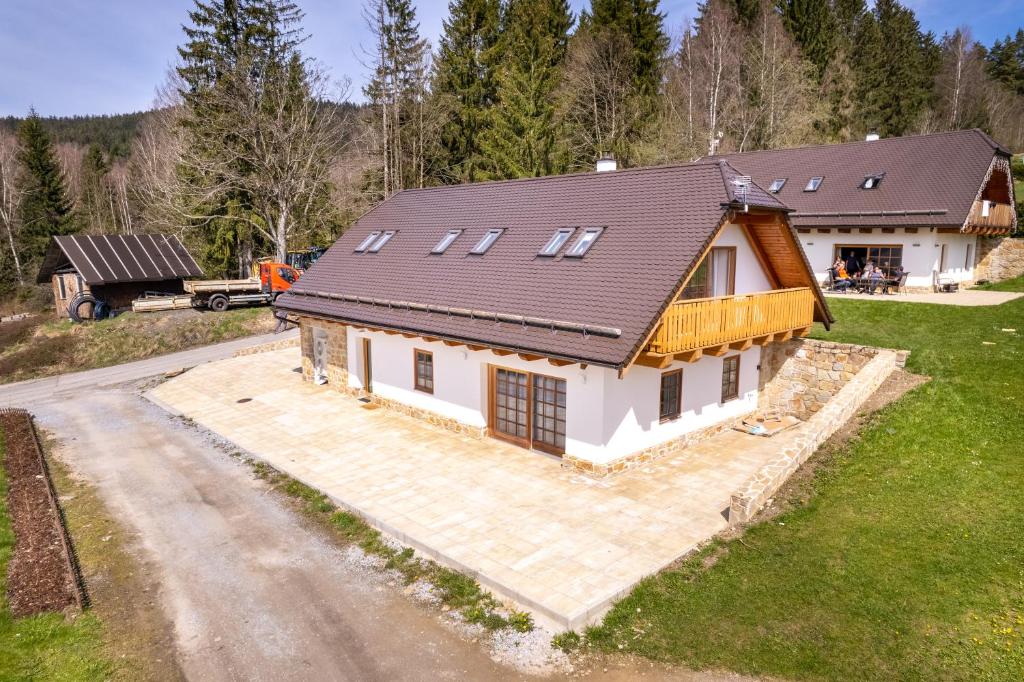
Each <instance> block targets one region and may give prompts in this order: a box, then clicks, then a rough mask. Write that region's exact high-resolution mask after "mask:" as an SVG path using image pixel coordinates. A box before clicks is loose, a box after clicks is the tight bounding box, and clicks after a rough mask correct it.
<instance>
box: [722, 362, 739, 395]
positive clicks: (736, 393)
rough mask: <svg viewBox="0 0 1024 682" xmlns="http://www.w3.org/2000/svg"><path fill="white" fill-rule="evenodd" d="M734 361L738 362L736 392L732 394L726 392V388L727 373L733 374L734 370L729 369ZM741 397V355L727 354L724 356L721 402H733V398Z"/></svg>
mask: <svg viewBox="0 0 1024 682" xmlns="http://www.w3.org/2000/svg"><path fill="white" fill-rule="evenodd" d="M733 362H735V363H736V385H735V386H734V391H735V392H734V393H732V394H730V395H726V392H725V389H726V383H725V377H726V375H727V374H731V373H732V372H730V371H729V370H728V367H729V365H730V364H731V363H733ZM739 397H740V356H739V355H727V356H725V357H724V358H722V401H721V403H722V404H723V405H724V404H725V403H728V402H732V401H733V400H738V399H739Z"/></svg>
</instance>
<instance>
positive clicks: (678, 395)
mask: <svg viewBox="0 0 1024 682" xmlns="http://www.w3.org/2000/svg"><path fill="white" fill-rule="evenodd" d="M672 376H676V377H678V380H677V381H676V390H675V396H674V397H673V400H674V401H675V409H674V410H673V411H671V412H667V413H666V412H665V379H667V378H668V377H672ZM682 414H683V370H681V369H670V370H669V371H667V372H662V373H661V380H660V381H659V382H658V423H659V424H664V423H666V422H671V421H675V420H676V419H679V417H680V416H682Z"/></svg>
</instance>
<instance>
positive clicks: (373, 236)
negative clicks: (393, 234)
mask: <svg viewBox="0 0 1024 682" xmlns="http://www.w3.org/2000/svg"><path fill="white" fill-rule="evenodd" d="M379 236H380V230H377V231H376V232H371V233H370V234H368V235H366V239H364V240H363V241H361V242H359V246H357V247H356V253H362V252H363V251H366V249H368V248H370V244H372V243H373V242H375V241H376V240H377V237H379Z"/></svg>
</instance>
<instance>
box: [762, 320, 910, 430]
mask: <svg viewBox="0 0 1024 682" xmlns="http://www.w3.org/2000/svg"><path fill="white" fill-rule="evenodd" d="M885 350H886V349H882V348H872V347H869V346H857V345H854V344H849V343H832V342H830V341H818V340H815V339H793V340H791V341H787V342H785V343H772V344H769V345H768V346H765V347H764V348H763V349H761V380H760V385H759V388H760V395H759V396H758V409H759V410H760V411H762V412H767V411H770V410H779V411H781V412H783V413H785V414H792V415H794V416H796V417H799V418H800V419H803V420H805V421H806V420H807V419H809V418H810V417H811V416H812V415H814V414H815V413H817V412H818V411H819V410H821V409H822V408H823V407H824V406H825V405H826V404H827V403H828V402H829V400H831V399H832V397H833V396H835V395H836V394H837V393H839V391H840V390H842V388H843V387H844V386H845V385H846V383H847V382H848V381H850V379H852V378H853V377H854V375H855V374H857V373H858V372H859V371H861V369H862V368H863V367H864V366H865V365H867V364H868V363H869V362H870V361H871V360H873V359H874V358H875V357H877V356H878V354H879V353H882V352H885ZM892 352H894V353H895V354H896V358H897V360H896V362H897V365H898V366H900V367H902V366H903V365H904V364H905V363H906V359H907V355H908V352H907V351H892Z"/></svg>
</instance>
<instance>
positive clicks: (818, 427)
mask: <svg viewBox="0 0 1024 682" xmlns="http://www.w3.org/2000/svg"><path fill="white" fill-rule="evenodd" d="M901 353H902V359H901ZM905 360H906V352H904V351H893V350H884V349H883V350H879V351H878V352H877V353H876V354H875V356H874V357H873V358H872V359H871V360H870V361H868V363H867V364H865V365H864V367H863V369H861V371H860V372H858V373H857V380H856V381H852V382H847V383H846V384H845V385H844V386H843V387H842V388H841V389H840V390H839V392H838V393H837V394H836V395H835V397H833V398H832V400H830V401H828V403H827V404H826V405H825V406H824V407H822V408H821V409H820V410H818V411H817V412H815V413H814V415H813V416H812V417H811V418H810V419H808V420H807V421H806V422H805V423H804V424H802V425H800V426H798V427H797V428H799V429H800V430H801V432H802V433H801V435H800V436H799V437H797V438H795V439H793V444H792V445H789V446H787V447H785V448H784V449H783V450H782V451H781V452H779V455H778V457H777V458H776V459H775V460H774V461H772V462H769V463H768V464H766V465H764V466H763V467H761V469H760V470H759V471H758V472H757V473H755V474H754V475H753V476H751V477H750V478H749V479H748V480H747V481H746V483H744V484H743V485H742V486H740V488H739V489H738V490H737V491H736V492H734V493H733V494H732V499H731V501H730V504H729V523H742V522H744V521H749V520H750V519H751V517H753V515H754V514H755V513H757V511H758V510H759V509H760V508H761V507H762V506H763V505H764V503H765V502H766V501H767V500H768V498H770V497H771V496H772V495H774V494H775V492H776V491H777V490H778V489H779V487H780V486H781V485H782V484H783V483H784V482H785V481H786V479H788V478H789V477H790V475H791V474H792V473H793V472H794V471H796V470H797V468H798V467H799V466H800V465H801V464H803V463H804V462H805V461H807V458H808V457H810V456H811V455H812V454H813V453H814V451H815V450H817V449H818V446H819V445H821V444H822V443H823V442H825V440H826V439H828V438H829V437H830V436H831V435H832V434H833V433H835V432H836V430H837V429H838V428H839V427H840V426H842V425H843V424H845V423H846V422H847V421H848V420H849V419H850V418H851V417H852V416H853V415H854V413H855V412H856V411H857V409H858V408H859V407H860V406H861V405H862V404H863V403H864V401H865V400H867V398H868V397H869V396H870V395H871V394H872V393H874V392H875V390H877V389H878V387H879V386H881V384H882V382H883V381H885V379H886V377H888V376H889V375H890V374H891V373H892V371H893V370H894V369H896V367H897V366H899V365H900V364H901V362H904V361H905Z"/></svg>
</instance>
